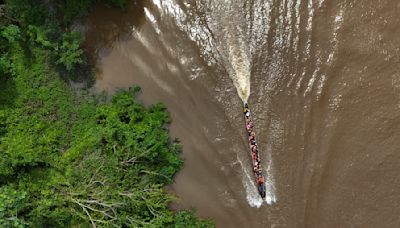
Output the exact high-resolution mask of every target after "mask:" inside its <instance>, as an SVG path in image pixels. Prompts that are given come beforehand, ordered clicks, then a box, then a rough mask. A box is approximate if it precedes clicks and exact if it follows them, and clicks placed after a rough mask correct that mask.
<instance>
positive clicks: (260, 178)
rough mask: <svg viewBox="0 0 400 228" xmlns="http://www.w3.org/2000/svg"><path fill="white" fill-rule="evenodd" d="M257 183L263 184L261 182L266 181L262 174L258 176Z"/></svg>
mask: <svg viewBox="0 0 400 228" xmlns="http://www.w3.org/2000/svg"><path fill="white" fill-rule="evenodd" d="M257 183H258V184H259V185H261V184H263V183H264V180H263V178H262V177H261V176H260V177H258V179H257Z"/></svg>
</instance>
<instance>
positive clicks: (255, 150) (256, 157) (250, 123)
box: [244, 105, 264, 185]
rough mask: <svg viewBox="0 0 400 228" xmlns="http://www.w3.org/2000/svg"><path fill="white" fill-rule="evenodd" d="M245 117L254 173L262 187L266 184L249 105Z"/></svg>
mask: <svg viewBox="0 0 400 228" xmlns="http://www.w3.org/2000/svg"><path fill="white" fill-rule="evenodd" d="M244 115H245V119H246V129H247V133H248V134H249V146H250V150H251V154H252V159H253V163H254V173H255V175H256V179H257V184H259V185H261V184H262V183H264V180H263V177H262V172H261V163H260V157H259V154H258V146H257V142H256V133H255V132H254V130H253V121H252V120H251V116H250V110H249V108H248V107H247V105H246V106H245V108H244Z"/></svg>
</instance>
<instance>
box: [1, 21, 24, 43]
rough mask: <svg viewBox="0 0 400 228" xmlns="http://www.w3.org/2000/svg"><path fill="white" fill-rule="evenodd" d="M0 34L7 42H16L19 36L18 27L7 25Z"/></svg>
mask: <svg viewBox="0 0 400 228" xmlns="http://www.w3.org/2000/svg"><path fill="white" fill-rule="evenodd" d="M1 36H2V37H4V38H6V39H7V40H8V42H10V43H13V42H16V41H17V40H18V39H20V37H21V32H20V30H19V27H18V26H16V25H8V26H6V27H5V28H3V29H2V31H1Z"/></svg>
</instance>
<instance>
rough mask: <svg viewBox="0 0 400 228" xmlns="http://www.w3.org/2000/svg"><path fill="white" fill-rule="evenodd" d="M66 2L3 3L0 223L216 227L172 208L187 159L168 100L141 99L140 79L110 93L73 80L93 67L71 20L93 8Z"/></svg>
mask: <svg viewBox="0 0 400 228" xmlns="http://www.w3.org/2000/svg"><path fill="white" fill-rule="evenodd" d="M69 3H71V5H68V3H67V5H66V6H65V7H64V8H62V7H61V5H57V4H54V5H47V4H46V3H44V2H43V3H41V4H35V5H30V4H29V3H24V4H22V3H19V2H14V1H9V2H8V3H7V5H3V7H2V9H4V11H3V12H4V14H3V15H2V17H1V33H0V34H1V38H0V39H1V47H0V51H1V54H2V57H1V61H0V63H1V64H0V67H1V68H0V70H1V78H0V81H1V84H0V86H1V92H0V101H1V104H0V119H1V125H0V141H1V144H0V151H1V153H2V157H1V159H0V176H1V178H0V179H1V181H0V193H1V194H0V211H1V212H0V224H1V225H2V226H52V227H65V226H76V225H84V226H86V225H91V226H93V227H95V226H100V227H101V226H108V225H111V224H112V225H117V226H159V227H169V226H171V227H183V226H185V227H187V226H192V227H209V226H212V224H211V223H210V222H209V221H204V220H198V219H196V218H195V217H194V216H193V214H192V213H191V212H187V211H181V212H177V213H173V212H172V211H170V210H169V209H168V208H167V204H168V203H170V202H171V201H172V200H173V198H172V197H171V196H170V195H167V194H166V193H165V192H164V191H163V186H164V185H166V184H170V183H172V181H173V176H174V174H175V173H176V172H177V171H178V170H179V169H180V167H181V166H182V160H181V159H180V157H179V154H180V152H181V149H180V144H179V143H178V142H176V141H173V142H171V141H170V139H169V134H168V129H167V128H166V124H168V123H169V122H170V117H169V115H168V113H167V112H166V107H165V106H164V105H162V104H155V105H151V106H148V107H146V106H144V105H143V104H141V103H139V102H138V101H136V100H135V97H136V95H137V93H138V92H139V89H138V87H133V88H132V89H130V90H129V91H121V92H119V93H117V94H115V95H114V96H113V98H112V101H111V102H107V101H106V100H107V99H106V98H105V97H99V96H92V95H89V93H87V92H85V91H80V92H78V93H76V92H75V91H73V89H72V88H71V87H70V85H69V82H70V81H71V80H74V79H75V78H80V79H82V78H83V79H87V78H90V77H92V76H93V74H92V73H91V70H90V67H89V66H88V65H87V61H86V58H85V56H84V55H83V51H82V50H81V49H80V42H81V40H82V39H81V37H80V35H79V33H77V32H74V31H70V30H69V29H68V25H69V23H70V22H71V21H72V20H73V19H74V18H75V17H79V16H82V15H84V14H85V13H86V12H85V10H88V9H89V7H87V6H86V5H85V6H82V5H79V4H73V2H72V1H71V2H69ZM82 4H84V3H82ZM77 5H79V6H81V7H82V8H79V9H77V8H74V7H76V6H77ZM68 6H71V7H72V6H73V8H68ZM88 6H90V4H89V2H88ZM58 7H60V8H58ZM67 15H70V16H68V17H67ZM55 18H58V20H57V21H54V19H55ZM60 18H62V19H60ZM77 76H79V77H77Z"/></svg>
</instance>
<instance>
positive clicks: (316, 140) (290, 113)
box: [86, 0, 400, 227]
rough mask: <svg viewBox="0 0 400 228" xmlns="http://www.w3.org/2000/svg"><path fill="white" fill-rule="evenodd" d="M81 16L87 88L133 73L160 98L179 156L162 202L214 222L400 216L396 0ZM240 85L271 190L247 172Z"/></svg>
mask: <svg viewBox="0 0 400 228" xmlns="http://www.w3.org/2000/svg"><path fill="white" fill-rule="evenodd" d="M86 25H87V27H86V29H87V39H86V48H87V50H88V51H89V52H90V53H91V54H92V55H93V56H95V57H97V69H98V72H97V81H96V84H95V89H96V90H97V91H102V90H106V91H108V92H110V93H113V92H115V91H117V90H118V89H126V88H128V87H130V86H132V85H135V84H136V85H140V86H141V87H142V89H143V92H142V94H141V95H140V97H139V98H140V99H141V100H142V101H143V102H144V103H145V104H152V103H155V102H163V103H165V104H166V105H167V107H168V110H169V112H170V114H171V116H172V124H171V125H170V129H171V135H172V136H173V137H177V138H179V139H180V140H181V142H182V144H183V157H184V159H185V166H184V168H183V169H182V170H181V171H180V172H179V174H178V175H177V176H176V179H175V183H174V184H173V185H172V186H171V187H170V188H169V189H168V191H170V192H172V193H174V194H175V195H176V196H177V197H178V198H179V199H178V200H177V202H176V203H174V204H173V205H171V207H172V208H174V209H180V208H189V209H190V208H194V209H196V211H197V214H198V215H199V216H203V217H209V218H212V219H214V220H215V222H216V224H217V227H398V226H400V217H399V213H400V114H399V113H400V112H399V111H400V72H399V67H400V65H399V64H400V3H399V2H398V1H393V0H363V1H361V0H353V1H350V0H349V1H328V0H325V1H324V0H319V1H315V0H308V1H306V0H305V1H299V0H297V1H296V0H274V1H272V0H265V1H264V0H263V1H262V0H248V1H242V0H232V1H222V0H221V1H205V0H199V1H186V0H176V1H174V0H163V1H160V0H152V1H150V0H149V1H146V2H145V3H144V4H138V5H134V4H130V5H129V7H128V9H127V10H126V11H125V12H124V13H121V12H120V11H118V10H114V9H109V8H107V7H105V6H101V5H99V6H97V7H96V8H95V9H94V11H93V13H91V15H89V17H88V19H87V22H86ZM242 79H243V80H242ZM247 79H249V81H250V84H248V82H247V81H246V80H247ZM246 88H250V91H251V92H250V98H249V104H250V107H251V108H252V110H253V118H254V122H255V130H256V132H257V133H258V136H257V138H258V143H259V145H260V148H261V151H260V153H261V157H262V162H263V167H265V170H264V174H265V175H267V176H268V177H267V179H268V185H267V189H268V197H267V198H268V202H267V200H266V201H262V200H261V199H260V198H259V196H258V193H257V191H256V190H255V187H254V183H253V179H252V176H251V160H250V155H249V150H248V148H247V146H246V142H245V131H244V123H243V116H242V113H241V111H242V100H241V99H240V97H239V96H238V90H239V91H240V89H243V91H246ZM249 175H250V176H249Z"/></svg>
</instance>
